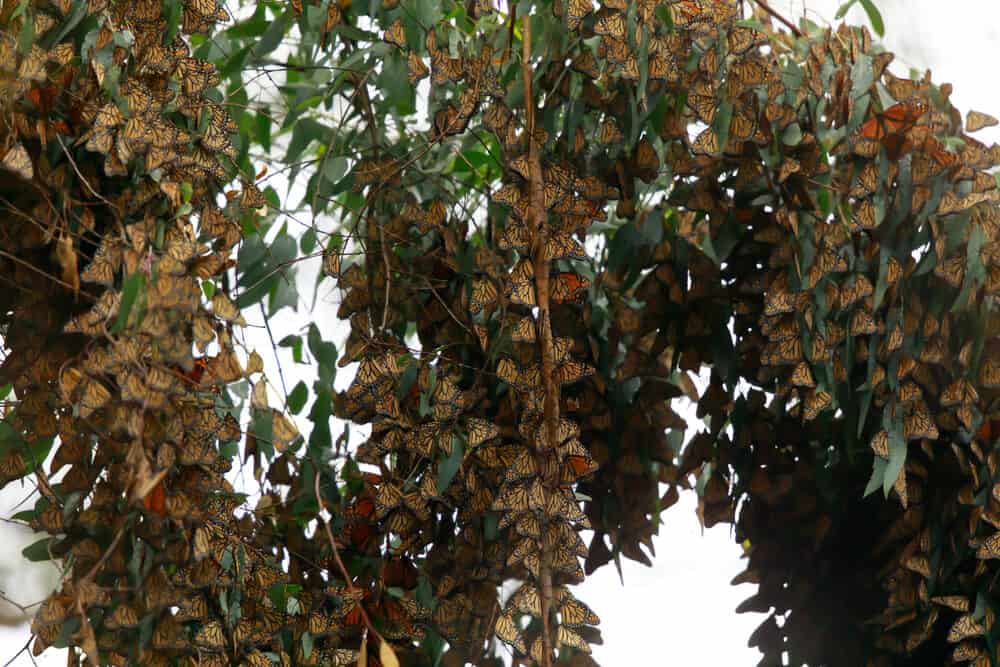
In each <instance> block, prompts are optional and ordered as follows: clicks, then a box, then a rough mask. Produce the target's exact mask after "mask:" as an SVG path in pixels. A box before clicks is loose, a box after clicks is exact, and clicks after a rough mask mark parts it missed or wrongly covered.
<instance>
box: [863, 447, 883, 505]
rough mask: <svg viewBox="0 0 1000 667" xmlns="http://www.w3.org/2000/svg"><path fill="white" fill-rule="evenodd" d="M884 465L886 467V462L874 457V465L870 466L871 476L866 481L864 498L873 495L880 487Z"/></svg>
mask: <svg viewBox="0 0 1000 667" xmlns="http://www.w3.org/2000/svg"><path fill="white" fill-rule="evenodd" d="M886 465H888V461H886V460H885V459H883V458H882V457H879V456H876V457H875V463H874V464H873V466H872V476H871V478H870V479H869V480H868V486H866V487H865V493H864V497H865V498H867V497H868V496H870V495H871V494H873V493H875V490H876V489H878V488H879V487H880V486H882V479H883V478H884V477H885V468H886Z"/></svg>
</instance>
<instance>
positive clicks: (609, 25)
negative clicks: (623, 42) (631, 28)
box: [594, 10, 625, 39]
mask: <svg viewBox="0 0 1000 667" xmlns="http://www.w3.org/2000/svg"><path fill="white" fill-rule="evenodd" d="M594 34H595V35H601V36H604V37H611V38H612V39H625V17H624V16H622V14H621V13H620V12H616V11H608V10H601V11H599V12H598V13H597V21H596V22H595V23H594Z"/></svg>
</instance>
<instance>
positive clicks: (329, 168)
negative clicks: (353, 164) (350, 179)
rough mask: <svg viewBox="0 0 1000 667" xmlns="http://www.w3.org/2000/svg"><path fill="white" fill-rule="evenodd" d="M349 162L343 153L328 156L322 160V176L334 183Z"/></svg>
mask: <svg viewBox="0 0 1000 667" xmlns="http://www.w3.org/2000/svg"><path fill="white" fill-rule="evenodd" d="M349 166H350V162H349V161H348V160H347V158H346V157H344V156H343V155H338V156H337V157H333V158H330V157H328V158H327V159H326V160H325V161H324V162H323V178H324V179H326V180H327V181H329V182H330V183H331V184H332V185H335V184H336V183H337V182H338V181H339V180H340V179H342V178H343V177H344V174H346V173H347V168H348V167H349Z"/></svg>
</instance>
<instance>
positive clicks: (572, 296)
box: [531, 272, 590, 305]
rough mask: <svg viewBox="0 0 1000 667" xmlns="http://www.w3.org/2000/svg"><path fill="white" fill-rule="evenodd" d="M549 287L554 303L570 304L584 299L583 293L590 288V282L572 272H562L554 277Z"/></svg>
mask: <svg viewBox="0 0 1000 667" xmlns="http://www.w3.org/2000/svg"><path fill="white" fill-rule="evenodd" d="M549 285H550V287H549V289H550V292H551V299H552V302H553V303H569V302H574V301H579V300H580V299H581V298H582V297H583V294H582V292H583V290H585V289H587V288H588V287H590V281H589V280H588V279H586V278H584V277H582V276H579V275H577V274H575V273H572V272H562V273H557V274H555V275H554V276H552V278H551V279H550V280H549ZM531 305H533V304H531Z"/></svg>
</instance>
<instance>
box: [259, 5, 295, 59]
mask: <svg viewBox="0 0 1000 667" xmlns="http://www.w3.org/2000/svg"><path fill="white" fill-rule="evenodd" d="M287 25H288V12H287V11H286V12H285V13H283V14H282V15H281V16H279V17H278V18H277V19H275V20H274V21H272V22H271V24H270V25H268V26H267V29H266V30H265V31H264V34H262V35H261V36H260V39H258V40H257V43H256V44H254V46H253V50H252V52H253V55H254V57H255V58H258V59H260V58H263V57H264V56H266V55H267V54H269V53H271V51H274V50H275V49H276V48H278V45H279V44H281V40H282V39H284V37H285V28H286V27H287Z"/></svg>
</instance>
